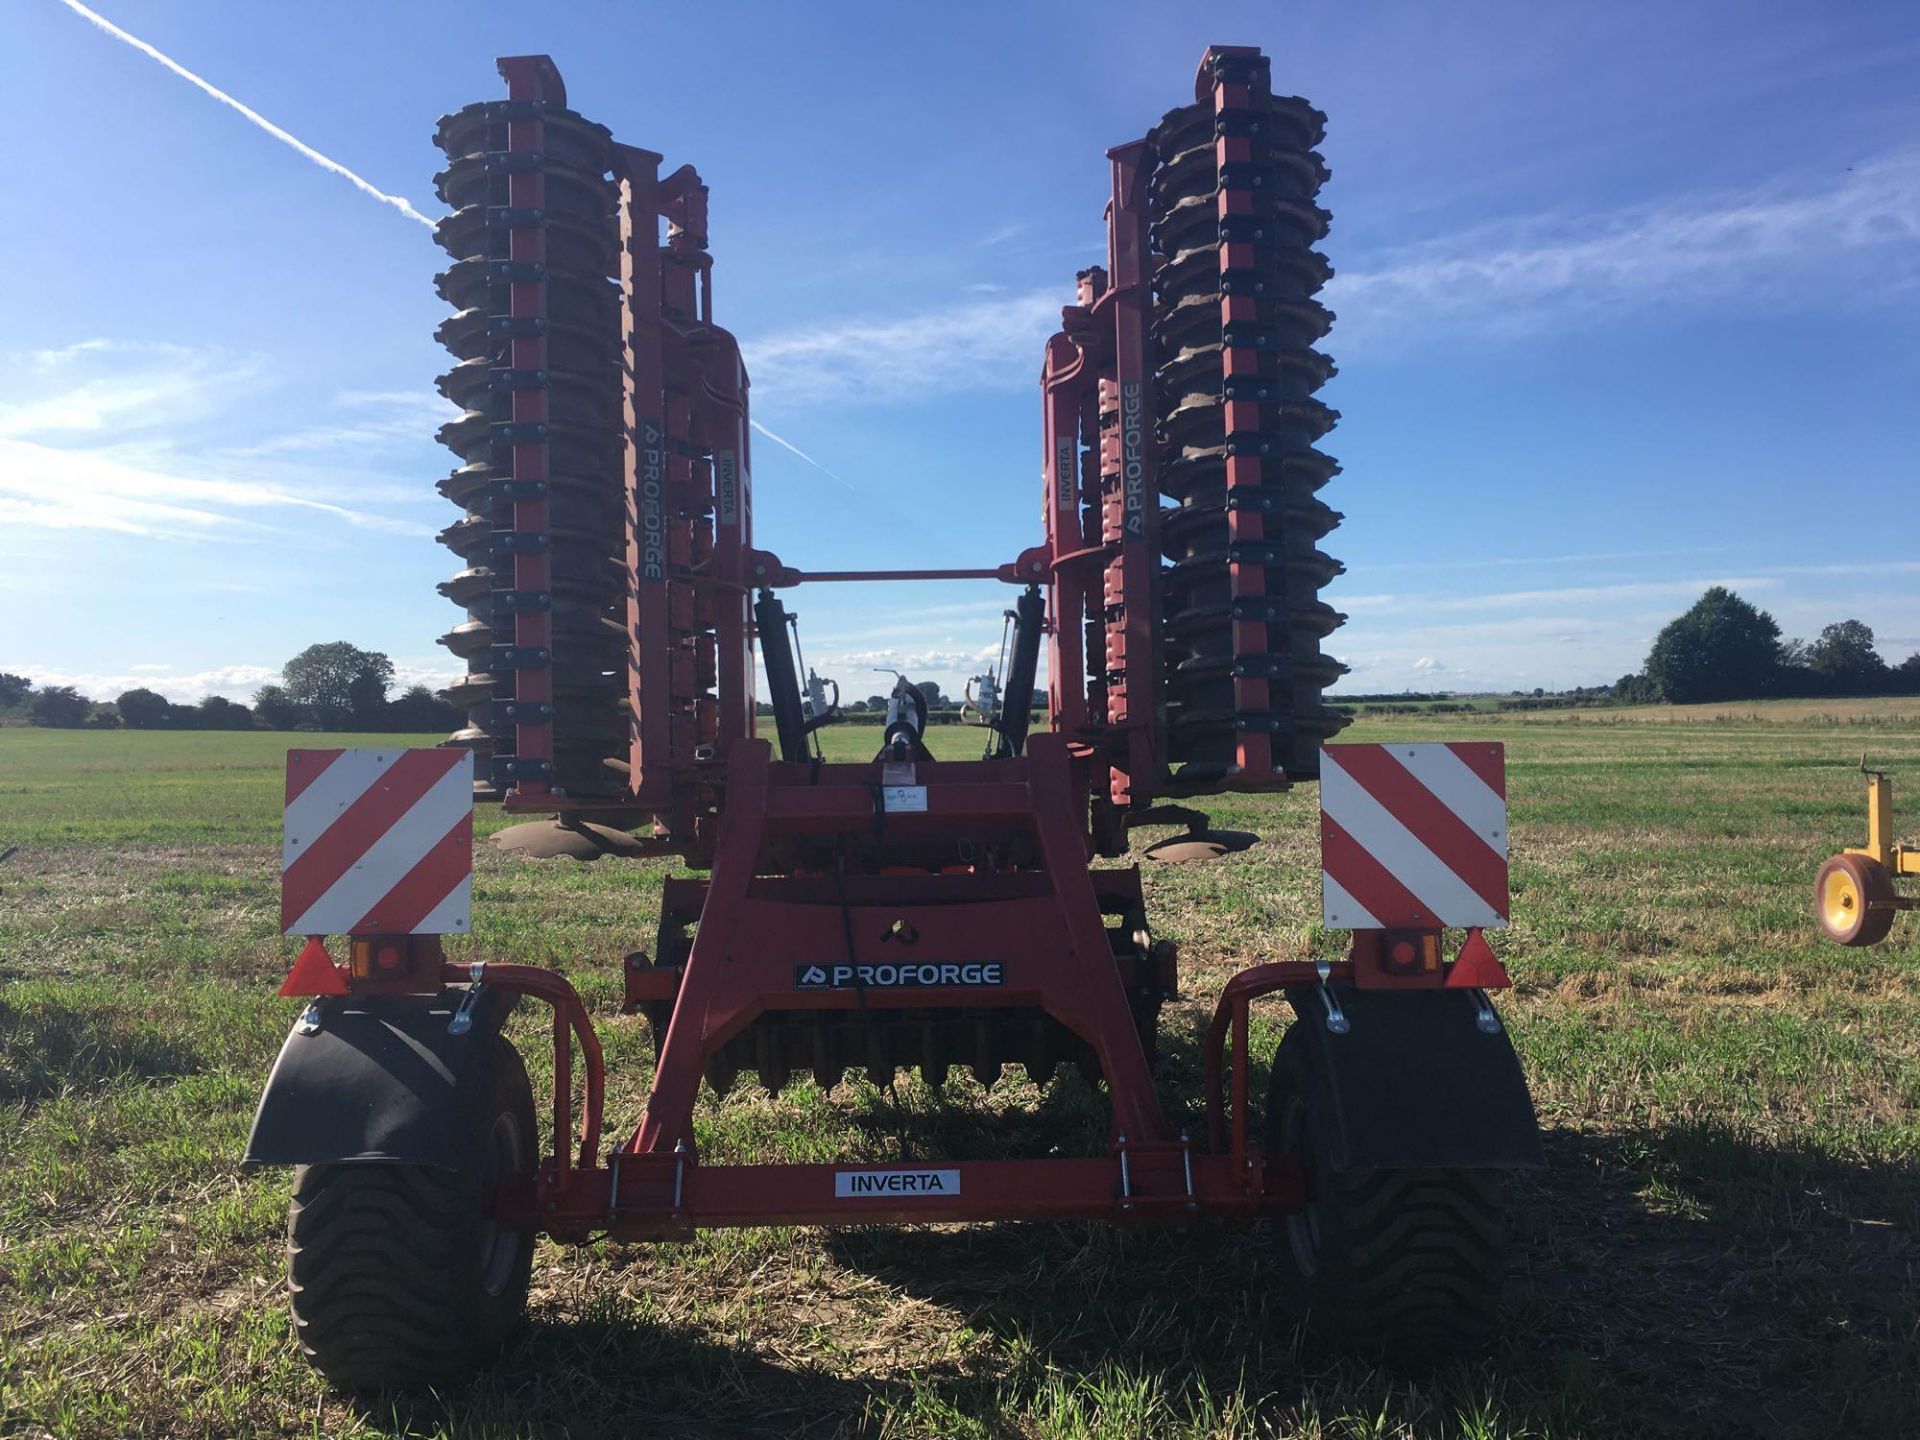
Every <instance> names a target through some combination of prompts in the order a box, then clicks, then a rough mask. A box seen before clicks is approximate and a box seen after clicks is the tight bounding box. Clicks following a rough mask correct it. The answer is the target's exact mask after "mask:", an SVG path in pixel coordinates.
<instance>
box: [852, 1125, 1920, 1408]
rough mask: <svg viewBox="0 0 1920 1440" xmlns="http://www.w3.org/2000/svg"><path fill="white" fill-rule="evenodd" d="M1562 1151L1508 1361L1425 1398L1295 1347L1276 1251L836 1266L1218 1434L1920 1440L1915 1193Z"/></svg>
mask: <svg viewBox="0 0 1920 1440" xmlns="http://www.w3.org/2000/svg"><path fill="white" fill-rule="evenodd" d="M1548 1151H1549V1156H1550V1160H1551V1168H1550V1169H1549V1170H1548V1171H1546V1172H1543V1173H1539V1174H1530V1175H1522V1176H1517V1177H1515V1180H1514V1183H1513V1186H1512V1216H1513V1220H1512V1226H1511V1266H1510V1282H1509V1287H1508V1293H1507V1297H1506V1301H1507V1309H1508V1324H1507V1336H1508V1338H1507V1340H1506V1341H1505V1342H1504V1343H1503V1344H1502V1346H1501V1347H1500V1349H1499V1351H1498V1352H1497V1353H1496V1354H1494V1355H1492V1356H1490V1357H1487V1358H1486V1359H1485V1360H1484V1361H1482V1362H1480V1363H1478V1364H1472V1365H1469V1364H1464V1363H1463V1364H1457V1365H1455V1366H1454V1367H1452V1368H1450V1369H1442V1370H1437V1371H1430V1372H1425V1373H1415V1372H1396V1371H1395V1370H1393V1369H1392V1368H1391V1367H1387V1368H1380V1367H1376V1366H1373V1365H1370V1364H1368V1363H1366V1362H1364V1361H1361V1360H1357V1359H1355V1358H1353V1357H1351V1356H1343V1355H1341V1354H1338V1353H1335V1352H1334V1351H1332V1350H1331V1349H1329V1348H1328V1347H1326V1346H1324V1345H1322V1344H1321V1343H1320V1342H1318V1341H1317V1340H1316V1339H1315V1338H1313V1337H1312V1336H1311V1334H1310V1333H1307V1334H1303V1333H1302V1332H1301V1331H1299V1330H1298V1329H1296V1328H1295V1327H1294V1326H1293V1325H1292V1324H1290V1321H1291V1320H1292V1319H1293V1318H1294V1317H1293V1316H1292V1314H1291V1311H1290V1308H1289V1306H1288V1304H1287V1302H1286V1297H1285V1296H1284V1295H1283V1294H1282V1293H1281V1290H1280V1275H1279V1273H1278V1270H1277V1266H1276V1264H1275V1255H1274V1250H1273V1246H1274V1244H1275V1243H1276V1240H1277V1237H1276V1236H1274V1235H1273V1233H1272V1231H1271V1230H1270V1228H1269V1227H1264V1226H1263V1227H1256V1228H1255V1229H1253V1230H1251V1231H1247V1232H1234V1231H1229V1230H1225V1229H1220V1228H1203V1229H1198V1230H1194V1231H1188V1232H1139V1233H1132V1234H1126V1233H1121V1232H1117V1231H1112V1230H1109V1229H1106V1228H1104V1227H1091V1226H1054V1227H1047V1228H1044V1229H1038V1228H1036V1229H1026V1230H1021V1229H1016V1228H1013V1227H997V1228H984V1229H977V1230H953V1231H940V1232H913V1231H885V1230H869V1231H855V1232H847V1233H845V1234H842V1235H838V1236H835V1237H833V1238H832V1239H830V1240H829V1242H828V1243H829V1247H830V1249H831V1250H832V1252H833V1253H834V1254H835V1255H836V1257H837V1258H839V1259H840V1260H841V1261H842V1263H844V1264H846V1265H848V1266H850V1267H853V1268H856V1269H860V1270H863V1271H865V1272H867V1273H869V1274H872V1275H873V1276H875V1277H876V1278H878V1279H881V1280H882V1281H884V1282H885V1283H888V1284H890V1285H893V1286H895V1287H898V1288H899V1289H901V1290H903V1291H905V1292H907V1293H910V1294H913V1295H916V1296H919V1297H921V1298H923V1299H926V1300H928V1301H931V1302H934V1303H936V1304H939V1305H941V1306H942V1307H944V1308H946V1309H947V1310H949V1311H951V1312H953V1313H954V1315H955V1316H956V1319H958V1320H960V1321H963V1322H964V1323H966V1324H968V1325H970V1326H973V1327H975V1328H976V1329H981V1330H986V1331H989V1332H991V1333H993V1334H995V1335H997V1336H999V1337H1000V1338H1001V1339H1002V1340H1003V1341H1004V1342H1006V1343H1007V1344H1008V1345H1009V1346H1011V1347H1013V1348H1014V1349H1015V1350H1016V1351H1018V1350H1019V1349H1021V1348H1023V1347H1024V1348H1026V1349H1028V1350H1030V1351H1031V1353H1032V1355H1033V1357H1034V1361H1033V1363H1034V1365H1036V1366H1038V1367H1043V1368H1045V1369H1047V1370H1052V1371H1060V1372H1067V1373H1070V1374H1076V1375H1098V1374H1101V1373H1109V1374H1111V1373H1115V1372H1117V1373H1121V1374H1126V1375H1131V1376H1136V1377H1139V1378H1142V1379H1144V1380H1146V1381H1148V1382H1149V1383H1150V1385H1151V1386H1152V1387H1154V1388H1155V1389H1156V1390H1158V1391H1159V1392H1161V1393H1164V1394H1167V1395H1169V1396H1176V1397H1178V1396H1184V1397H1187V1400H1188V1403H1189V1406H1190V1408H1192V1409H1194V1410H1198V1411H1204V1410H1206V1409H1207V1407H1208V1406H1212V1407H1214V1408H1216V1409H1217V1408H1220V1407H1221V1406H1222V1405H1224V1404H1225V1403H1226V1400H1228V1399H1231V1398H1232V1397H1233V1396H1235V1395H1236V1394H1246V1395H1250V1396H1252V1397H1255V1398H1261V1399H1263V1402H1264V1403H1263V1409H1268V1410H1271V1411H1273V1412H1277V1418H1278V1419H1279V1420H1280V1422H1281V1423H1282V1424H1287V1423H1300V1422H1302V1421H1304V1420H1305V1419H1307V1418H1309V1417H1313V1418H1319V1419H1321V1420H1323V1421H1333V1420H1335V1419H1337V1418H1339V1417H1347V1416H1353V1417H1383V1418H1384V1419H1385V1420H1387V1421H1392V1422H1394V1423H1396V1424H1398V1425H1400V1426H1403V1427H1405V1433H1409V1434H1419V1435H1423V1436H1424V1435H1427V1434H1439V1433H1448V1434H1451V1433H1476V1432H1475V1431H1474V1429H1473V1426H1472V1424H1471V1423H1470V1422H1471V1421H1472V1420H1473V1417H1475V1416H1486V1417H1490V1418H1491V1419H1492V1422H1493V1423H1492V1424H1491V1425H1490V1427H1489V1428H1488V1429H1487V1431H1486V1432H1485V1433H1490V1434H1494V1435H1509V1434H1511V1435H1519V1434H1550V1435H1560V1434H1605V1435H1624V1434H1632V1435H1639V1434H1645V1435H1675V1436H1678V1435H1687V1436H1701V1435H1725V1436H1750V1435H1770V1436H1775V1435H1777V1436H1802V1435H1804V1436H1809V1437H1811V1436H1831V1435H1833V1434H1835V1433H1846V1434H1849V1435H1862V1436H1888V1437H1893V1436H1906V1437H1910V1436H1913V1435H1915V1434H1920V1336H1917V1335H1916V1328H1917V1327H1920V1300H1916V1294H1917V1293H1920V1292H1916V1288H1915V1282H1916V1280H1920V1240H1917V1239H1916V1236H1915V1234H1914V1229H1913V1227H1914V1222H1915V1211H1916V1207H1920V1185H1916V1180H1920V1176H1917V1175H1916V1173H1915V1171H1914V1168H1913V1167H1911V1166H1908V1165H1900V1164H1888V1165H1861V1164H1858V1163H1854V1162H1849V1161H1844V1160H1840V1159H1837V1158H1835V1157H1833V1156H1831V1155H1826V1154H1823V1153H1821V1152H1817V1151H1812V1150H1808V1149H1804V1148H1802V1149H1789V1150H1781V1149H1777V1148H1773V1147H1768V1146H1762V1145H1758V1144H1754V1143H1752V1142H1751V1141H1748V1140H1745V1139H1743V1138H1741V1137H1740V1136H1738V1135H1736V1134H1734V1133H1732V1132H1730V1131H1728V1130H1726V1129H1724V1128H1723V1127H1718V1126H1712V1125H1687V1126H1676V1127H1670V1128H1667V1129H1664V1130H1662V1131H1659V1132H1649V1133H1642V1134H1633V1135H1600V1136H1596V1135H1584V1134H1579V1133H1574V1132H1565V1131H1563V1132H1557V1133H1553V1134H1551V1135H1549V1137H1548ZM1223 1397H1224V1398H1223ZM953 1398H954V1399H955V1400H956V1402H957V1403H960V1404H962V1405H964V1399H963V1398H962V1396H960V1395H955V1396H954V1397H953ZM1367 1433H1375V1432H1372V1431H1368V1432H1367ZM1385 1433H1400V1432H1397V1431H1394V1430H1392V1429H1388V1430H1386V1432H1385Z"/></svg>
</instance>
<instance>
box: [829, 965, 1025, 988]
mask: <svg viewBox="0 0 1920 1440" xmlns="http://www.w3.org/2000/svg"><path fill="white" fill-rule="evenodd" d="M1006 983H1007V967H1006V966H1005V965H1004V964H1003V963H1001V962H1000V961H998V960H992V961H986V962H978V963H974V964H969V965H937V964H934V963H932V962H929V963H927V964H925V965H796V966H794V967H793V988H794V989H796V990H929V989H934V988H936V987H945V986H960V987H972V986H983V985H1004V984H1006Z"/></svg>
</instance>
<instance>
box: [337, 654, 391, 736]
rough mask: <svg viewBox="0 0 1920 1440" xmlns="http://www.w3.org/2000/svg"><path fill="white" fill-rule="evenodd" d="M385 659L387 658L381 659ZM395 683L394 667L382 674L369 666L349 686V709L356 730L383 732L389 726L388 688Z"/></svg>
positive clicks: (389, 667) (387, 668) (388, 667)
mask: <svg viewBox="0 0 1920 1440" xmlns="http://www.w3.org/2000/svg"><path fill="white" fill-rule="evenodd" d="M380 658H382V659H385V658H386V657H385V656H382V657H380ZM392 683H393V666H392V665H391V664H389V665H388V666H387V667H386V673H385V674H382V673H381V672H380V671H379V670H378V669H375V668H374V667H372V666H369V667H368V668H366V669H365V670H362V671H361V672H360V673H359V674H358V675H356V676H354V677H353V679H352V680H351V681H349V682H348V684H347V708H348V709H349V710H350V711H352V713H353V728H354V729H356V730H381V729H384V728H385V727H386V725H387V687H388V686H389V685H391V684H392Z"/></svg>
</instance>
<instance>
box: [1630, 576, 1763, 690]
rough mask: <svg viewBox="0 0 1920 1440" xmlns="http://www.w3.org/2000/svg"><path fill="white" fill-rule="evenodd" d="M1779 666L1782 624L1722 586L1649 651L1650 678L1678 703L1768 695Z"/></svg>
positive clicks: (1665, 632)
mask: <svg viewBox="0 0 1920 1440" xmlns="http://www.w3.org/2000/svg"><path fill="white" fill-rule="evenodd" d="M1779 670H1780V626H1779V625H1778V624H1777V623H1775V621H1774V618H1773V617H1772V616H1771V615H1769V614H1767V612H1766V611H1764V610H1758V609H1755V608H1754V607H1753V606H1752V605H1749V604H1748V603H1747V602H1746V601H1745V600H1742V599H1741V598H1740V597H1739V596H1738V595H1736V594H1734V593H1733V591H1731V590H1729V589H1727V588H1726V587H1725V586H1724V585H1715V586H1714V587H1713V588H1712V589H1710V590H1708V591H1707V593H1706V594H1704V595H1702V596H1701V597H1700V599H1699V600H1698V601H1697V602H1695V604H1694V606H1693V608H1692V609H1691V610H1689V611H1687V613H1686V614H1684V615H1682V616H1680V617H1679V618H1678V619H1677V620H1673V621H1671V622H1669V623H1668V625H1667V627H1666V628H1665V629H1663V630H1662V631H1661V632H1660V634H1659V635H1658V636H1657V637H1656V638H1655V640H1654V642H1653V649H1652V650H1650V651H1649V652H1648V653H1647V678H1648V679H1649V680H1650V681H1652V682H1653V684H1655V685H1656V686H1658V687H1659V690H1660V693H1661V695H1662V696H1664V697H1665V698H1666V699H1668V700H1671V701H1672V702H1673V703H1674V704H1676V705H1687V704H1694V703H1698V702H1701V701H1713V700H1751V699H1753V698H1755V697H1756V696H1761V695H1766V694H1769V693H1771V692H1772V691H1773V690H1774V689H1775V686H1776V682H1777V681H1778V679H1779Z"/></svg>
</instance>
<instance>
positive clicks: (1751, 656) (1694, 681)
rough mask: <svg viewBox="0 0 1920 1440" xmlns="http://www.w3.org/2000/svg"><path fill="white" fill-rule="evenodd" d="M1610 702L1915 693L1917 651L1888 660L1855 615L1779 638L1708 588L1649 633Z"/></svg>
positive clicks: (1737, 603)
mask: <svg viewBox="0 0 1920 1440" xmlns="http://www.w3.org/2000/svg"><path fill="white" fill-rule="evenodd" d="M1613 695H1614V698H1615V699H1617V700H1623V701H1627V702H1629V703H1632V704H1645V703H1647V702H1650V701H1659V700H1666V701H1670V702H1671V703H1673V704H1675V705H1692V704H1701V703H1715V702H1720V701H1726V700H1767V699H1779V698H1786V697H1803V696H1828V695H1848V696H1854V695H1920V654H1914V655H1909V656H1907V658H1906V659H1905V660H1902V661H1901V662H1900V663H1899V664H1898V665H1889V664H1887V662H1886V660H1885V659H1883V658H1882V657H1881V655H1880V652H1879V650H1878V649H1877V648H1875V645H1874V640H1873V630H1872V629H1871V627H1869V626H1868V625H1866V624H1865V623H1864V622H1862V621H1859V620H1841V621H1837V622H1836V623H1834V624H1832V625H1829V626H1827V627H1826V628H1825V629H1823V630H1822V631H1821V632H1820V634H1819V636H1818V637H1817V638H1816V639H1813V640H1796V639H1787V638H1784V637H1783V636H1782V635H1781V633H1780V626H1779V623H1778V622H1777V621H1775V619H1774V618H1773V616H1771V615H1769V614H1768V613H1767V612H1766V611H1764V610H1761V609H1759V608H1757V607H1756V606H1754V605H1752V604H1749V603H1748V602H1747V601H1745V600H1742V599H1741V598H1740V597H1739V596H1738V595H1736V594H1734V592H1733V591H1731V590H1729V589H1727V588H1726V587H1725V586H1724V585H1715V586H1714V587H1713V588H1712V589H1710V590H1708V591H1707V593H1706V594H1704V595H1702V596H1701V597H1700V599H1699V600H1698V601H1696V602H1695V603H1694V605H1693V608H1692V609H1690V610H1688V611H1687V612H1686V614H1684V615H1681V616H1679V617H1677V618H1676V619H1674V620H1672V621H1669V622H1668V624H1667V625H1666V627H1665V628H1664V629H1662V630H1661V632H1660V633H1659V635H1657V636H1656V637H1655V638H1654V642H1653V648H1652V649H1651V650H1649V651H1648V652H1647V660H1646V664H1645V665H1644V666H1642V667H1641V668H1640V669H1639V670H1638V671H1636V672H1635V673H1633V674H1631V675H1622V676H1621V677H1620V678H1619V679H1618V680H1617V681H1615V682H1614V686H1613Z"/></svg>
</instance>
